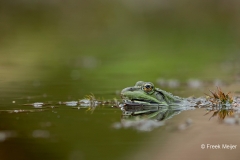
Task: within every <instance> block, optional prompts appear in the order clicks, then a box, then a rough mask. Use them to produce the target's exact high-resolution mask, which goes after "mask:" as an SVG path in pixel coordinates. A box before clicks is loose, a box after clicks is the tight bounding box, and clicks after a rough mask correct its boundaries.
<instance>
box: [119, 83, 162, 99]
mask: <svg viewBox="0 0 240 160" xmlns="http://www.w3.org/2000/svg"><path fill="white" fill-rule="evenodd" d="M154 93H155V87H154V85H153V83H151V82H143V81H138V82H137V83H136V84H135V86H133V87H127V88H124V89H123V90H122V91H121V97H122V99H123V100H132V101H135V100H136V101H143V102H148V103H160V102H159V100H157V99H156V97H155V96H154Z"/></svg>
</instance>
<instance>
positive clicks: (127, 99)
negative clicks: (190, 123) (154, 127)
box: [121, 81, 184, 120]
mask: <svg viewBox="0 0 240 160" xmlns="http://www.w3.org/2000/svg"><path fill="white" fill-rule="evenodd" d="M121 97H122V99H123V101H124V103H125V106H124V109H123V115H124V116H133V115H135V116H136V115H142V114H145V115H146V114H148V115H149V116H150V117H151V118H152V117H154V118H157V119H158V120H163V119H166V118H169V117H170V116H172V115H175V114H176V113H179V111H180V110H181V109H180V108H179V104H181V103H182V102H183V101H184V99H183V98H180V97H178V96H174V95H172V94H171V93H169V92H166V91H164V90H161V89H159V88H155V87H154V85H153V83H151V82H143V81H138V82H137V83H136V84H135V86H133V87H127V88H125V89H123V90H122V91H121Z"/></svg>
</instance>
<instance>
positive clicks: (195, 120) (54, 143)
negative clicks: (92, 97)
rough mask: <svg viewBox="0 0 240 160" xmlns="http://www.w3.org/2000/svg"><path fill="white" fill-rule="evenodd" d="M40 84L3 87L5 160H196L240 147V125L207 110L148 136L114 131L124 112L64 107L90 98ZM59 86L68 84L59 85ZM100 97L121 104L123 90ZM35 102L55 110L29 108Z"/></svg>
mask: <svg viewBox="0 0 240 160" xmlns="http://www.w3.org/2000/svg"><path fill="white" fill-rule="evenodd" d="M34 83H35V82H33V86H32V87H28V88H25V86H26V85H27V83H26V82H25V83H16V82H15V83H12V85H7V84H6V86H7V87H3V91H4V92H5V94H3V93H4V92H2V93H1V94H2V96H1V111H0V129H1V130H0V148H1V149H0V153H1V157H2V158H3V159H69V160H77V159H87V160H88V159H109V160H110V159H111V160H112V159H119V160H122V159H149V157H151V158H150V159H159V158H161V157H162V158H163V159H176V158H177V157H179V156H181V157H184V158H185V159H193V158H194V157H193V155H192V152H194V153H195V154H196V155H197V156H199V157H200V156H201V157H202V156H203V157H206V158H208V156H210V154H211V156H213V157H218V156H219V151H216V150H214V151H213V152H211V151H210V150H203V149H201V148H200V145H201V144H207V143H209V144H215V143H216V144H218V143H219V144H220V145H222V144H225V143H226V144H234V145H238V144H240V141H239V139H238V137H237V135H238V134H237V132H238V131H239V126H237V125H231V126H228V125H226V124H223V123H220V124H219V121H218V120H217V118H213V119H212V120H211V121H209V117H210V115H208V116H203V115H204V114H205V113H206V110H205V109H195V110H189V111H183V112H182V113H180V114H179V115H176V116H174V117H173V118H171V119H169V120H167V121H166V122H164V124H163V125H161V122H159V124H160V125H159V126H158V127H156V128H155V129H153V130H152V131H150V132H149V131H148V132H142V131H139V130H136V129H134V128H118V127H114V124H117V123H119V122H120V121H121V114H122V111H121V110H120V109H119V108H114V107H112V105H103V106H98V107H96V109H95V110H94V111H93V112H91V111H87V109H86V108H76V107H71V106H66V105H64V104H61V105H60V104H59V103H60V102H65V101H73V100H76V101H77V100H79V99H80V98H84V97H85V95H80V94H76V95H77V96H79V97H77V96H76V95H75V96H74V95H73V94H69V93H67V94H66V93H65V92H62V93H55V94H52V95H51V94H48V92H42V91H41V87H40V86H39V87H36V86H34ZM41 83H44V82H41ZM31 85H32V84H31ZM41 85H43V84H41ZM45 85H47V84H45ZM55 85H56V86H60V85H62V84H61V83H59V84H58V82H55ZM185 87H186V86H185ZM119 90H121V88H119ZM40 92H42V93H41V94H40ZM96 93H97V96H96V97H99V99H101V100H102V99H105V100H113V98H115V97H116V98H117V99H118V100H119V101H120V96H119V91H118V90H116V91H111V90H105V91H104V92H103V93H101V87H100V89H99V92H97V91H96ZM99 93H100V94H99ZM86 94H90V93H86ZM100 97H101V98H100ZM35 102H44V103H48V104H49V105H46V106H43V107H38V106H35V107H34V106H32V105H26V104H32V103H35ZM186 124H190V125H189V126H188V125H186ZM237 150H238V148H236V149H234V150H231V151H230V150H226V149H225V150H223V151H221V153H222V154H223V153H224V154H225V155H228V154H231V155H232V156H233V157H235V158H236V156H237V155H238V154H237ZM204 151H205V152H204ZM213 153H214V154H216V156H215V155H212V154H213ZM202 154H204V155H202ZM188 156H189V157H188ZM220 159H221V157H220Z"/></svg>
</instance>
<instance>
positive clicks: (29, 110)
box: [0, 109, 47, 113]
mask: <svg viewBox="0 0 240 160" xmlns="http://www.w3.org/2000/svg"><path fill="white" fill-rule="evenodd" d="M46 110H47V109H27V110H26V109H14V110H0V113H29V112H42V111H46Z"/></svg>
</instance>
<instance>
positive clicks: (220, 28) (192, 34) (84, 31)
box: [0, 0, 240, 159]
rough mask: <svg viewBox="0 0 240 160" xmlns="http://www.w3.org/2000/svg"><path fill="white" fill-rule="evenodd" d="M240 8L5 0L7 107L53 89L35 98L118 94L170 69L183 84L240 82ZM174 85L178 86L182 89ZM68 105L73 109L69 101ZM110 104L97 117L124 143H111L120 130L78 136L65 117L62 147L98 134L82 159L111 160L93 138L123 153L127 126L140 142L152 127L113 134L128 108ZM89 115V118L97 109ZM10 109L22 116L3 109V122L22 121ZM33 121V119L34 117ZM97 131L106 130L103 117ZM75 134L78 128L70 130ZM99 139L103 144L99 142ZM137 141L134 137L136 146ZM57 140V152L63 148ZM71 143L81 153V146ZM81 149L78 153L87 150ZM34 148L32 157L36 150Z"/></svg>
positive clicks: (220, 1)
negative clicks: (112, 127) (114, 124)
mask: <svg viewBox="0 0 240 160" xmlns="http://www.w3.org/2000/svg"><path fill="white" fill-rule="evenodd" d="M239 8H240V2H239V1H237V0H229V1H226V0H210V1H209V0H195V1H191V0H182V1H177V0H148V1H145V0H116V1H110V0H88V1H83V0H68V1H61V0H17V1H14V0H11V1H10V0H0V35H1V36H0V75H1V78H0V87H1V91H0V95H1V108H4V109H6V108H10V109H11V108H16V106H12V105H10V104H8V103H9V102H11V101H12V100H15V99H16V98H23V99H24V98H25V99H27V100H28V101H27V100H25V101H24V100H23V101H21V102H19V104H21V103H25V102H29V98H26V97H27V96H32V97H34V96H36V95H45V96H43V97H44V98H43V97H40V98H39V97H38V98H35V99H34V100H32V101H30V102H36V101H47V100H50V101H59V100H60V101H65V100H76V99H78V98H82V97H84V95H86V94H90V93H93V94H95V95H96V96H97V97H104V98H113V97H117V98H119V95H118V94H117V95H116V93H119V90H121V89H122V88H124V87H127V86H131V85H133V84H134V83H135V82H136V81H138V80H144V81H152V82H154V83H156V81H157V80H158V79H162V78H163V79H177V80H178V81H180V82H181V83H185V82H186V81H187V80H188V79H200V80H203V81H213V80H215V79H220V80H223V81H224V82H227V83H233V82H239V79H240V78H239V75H240V72H239V70H240V67H239V64H238V63H239V60H240V56H239V55H240V53H239V42H240V38H239V36H240V30H239V28H240V10H239ZM160 87H161V86H160ZM185 89H186V88H185ZM185 89H182V90H185ZM170 91H172V92H175V91H174V89H172V90H171V89H170ZM194 92H196V94H197V92H199V91H197V90H195V91H194ZM200 94H203V93H202V92H201V93H200ZM181 96H188V95H184V94H183V95H181ZM18 108H19V107H18ZM59 112H60V113H61V114H63V115H64V114H65V115H66V116H67V115H68V110H67V111H65V110H64V109H63V110H62V111H61V110H59ZM69 112H70V111H69ZM99 112H101V111H99ZM105 112H107V113H109V114H108V115H109V117H108V118H106V116H105V117H104V116H102V114H99V115H100V116H96V117H97V118H98V120H99V119H100V118H102V119H105V120H106V121H105V122H106V123H103V125H104V127H103V128H105V130H106V134H105V133H104V132H103V133H102V134H101V135H105V136H106V135H107V136H108V137H109V136H110V135H111V134H114V135H115V136H119V137H118V138H119V140H123V142H122V143H123V144H125V145H123V146H121V145H120V146H119V145H118V148H116V150H114V149H113V148H112V145H113V144H115V142H117V140H116V139H118V138H116V139H113V140H112V141H111V143H110V142H109V143H107V142H102V141H104V140H102V139H100V138H98V139H97V138H93V139H91V138H88V139H86V138H82V139H79V140H78V141H76V142H75V140H76V139H77V137H78V136H79V135H77V134H76V133H74V128H75V127H74V125H72V126H69V124H68V123H66V124H64V122H69V121H70V120H69V119H61V120H60V121H59V120H58V121H57V120H56V123H57V124H61V125H62V126H61V125H60V127H59V126H58V127H57V128H55V129H53V132H55V133H61V132H62V131H63V130H64V129H66V128H67V129H66V130H71V132H70V133H69V132H66V131H64V132H62V133H61V134H59V136H57V137H58V138H59V137H62V138H63V140H62V141H61V138H59V139H60V142H59V143H61V144H63V145H66V143H64V142H67V144H68V145H66V146H65V148H62V151H63V152H61V153H62V154H63V155H67V154H65V152H68V151H67V150H66V148H67V147H68V146H71V147H73V146H81V145H80V144H82V141H84V143H87V142H88V140H90V141H91V142H92V143H90V145H89V146H88V147H89V148H85V149H83V151H81V152H84V154H85V158H83V159H94V158H96V157H98V156H103V157H104V158H105V159H112V158H113V157H114V156H115V155H112V156H110V157H108V151H107V150H104V149H103V148H102V150H104V151H98V149H99V147H97V145H95V143H94V142H99V143H101V144H104V143H107V148H111V149H113V151H112V153H115V154H116V155H121V153H120V152H123V150H124V149H123V148H125V147H126V148H132V146H131V145H130V146H129V144H128V142H129V138H126V137H121V136H120V135H121V134H123V135H129V134H132V135H134V136H135V139H134V142H137V141H138V140H139V139H137V137H138V136H140V137H141V136H142V137H144V136H146V135H145V134H144V135H139V134H138V133H137V132H133V131H130V132H128V131H122V132H120V131H119V133H116V132H115V131H114V133H112V132H113V131H112V130H111V131H109V128H108V127H109V125H110V122H111V123H112V122H114V121H117V120H119V116H120V114H121V112H120V111H117V113H116V114H117V116H116V114H113V113H115V112H116V111H109V110H107V111H104V113H105ZM112 112H113V113H112ZM44 114H45V112H41V114H36V115H34V116H33V117H35V116H36V117H38V116H40V117H41V116H43V118H42V119H48V118H46V117H45V118H44ZM48 114H49V113H48ZM48 114H45V116H46V115H48ZM69 114H70V113H69ZM75 114H76V113H73V112H71V115H72V116H73V118H77V116H79V115H75ZM81 114H83V113H81ZM95 115H98V114H97V113H96V114H95ZM21 116H22V118H23V119H24V117H25V118H26V116H24V115H21ZM82 116H83V117H85V119H86V118H87V117H88V116H89V115H84V114H83V115H82ZM11 117H12V118H13V119H15V118H16V117H15V115H14V116H12V115H11V116H9V115H4V116H2V122H3V121H4V122H8V123H9V124H11V125H9V126H7V125H6V124H2V125H1V127H2V128H3V129H16V130H18V129H19V128H18V127H19V124H18V123H15V121H14V120H13V119H11ZM33 117H31V118H33ZM36 117H35V118H34V120H33V119H31V120H32V123H29V124H26V123H24V122H22V125H23V124H24V125H26V128H24V127H23V128H21V127H20V130H22V131H23V132H24V133H25V132H26V133H27V132H28V130H32V128H31V127H33V126H35V123H38V122H39V121H41V120H39V119H37V118H36ZM67 117H68V116H67ZM88 118H89V117H88ZM88 118H87V119H88ZM40 119H41V118H40ZM53 119H54V118H52V117H51V116H50V119H48V120H47V121H50V122H51V123H54V122H53V121H55V120H53ZM82 119H83V120H84V118H82ZM90 119H91V118H90ZM88 120H89V119H88ZM108 120H110V121H109V122H107V121H108ZM92 121H94V122H93V123H92ZM92 121H91V120H89V121H88V123H86V124H87V125H86V124H82V125H83V126H85V127H86V126H88V127H89V132H91V131H93V132H94V131H95V129H96V126H95V125H99V124H98V122H97V119H93V120H92ZM26 122H29V119H27V118H26ZM74 124H76V125H77V124H78V122H75V123H74ZM91 125H92V127H91ZM30 126H31V127H30ZM94 126H95V127H94ZM4 127H5V128H4ZM97 130H98V131H99V132H100V131H102V130H104V129H102V128H101V127H100V126H98V127H97ZM29 132H30V131H29ZM123 132H124V133H123ZM72 134H73V135H74V136H73V137H72V138H71V139H68V137H70V136H71V135H72ZM79 134H80V135H81V134H82V135H86V134H87V135H88V137H91V136H93V135H92V134H93V133H92V132H91V134H90V133H85V132H80V131H79ZM64 138H65V139H64ZM124 142H126V143H124ZM9 143H10V142H9ZM9 143H8V144H7V145H8V146H9ZM21 143H23V142H22V141H20V142H19V140H16V141H15V142H12V143H10V144H14V145H16V146H17V147H19V146H21ZM41 143H43V142H41ZM48 143H50V142H48ZM48 143H46V144H48ZM59 143H57V145H59ZM36 144H38V145H39V142H36ZM43 144H44V143H43ZM91 144H92V146H95V147H93V148H91ZM137 145H138V143H133V146H137ZM10 146H11V145H10ZM25 147H26V148H25V149H23V150H24V153H28V152H26V150H28V149H27V148H28V147H29V145H25ZM54 147H56V146H54ZM71 147H70V149H71ZM115 147H116V146H115ZM10 148H11V147H10ZM43 148H44V150H46V152H47V151H49V150H50V149H49V150H48V149H47V147H46V146H44V147H43ZM73 148H74V147H73ZM76 148H78V147H76ZM80 148H81V147H80ZM83 148H84V147H83ZM55 149H56V148H55ZM55 149H53V150H52V151H54V152H51V154H53V155H55V152H56V154H57V152H58V151H57V150H55ZM70 149H69V150H70ZM64 151H65V152H64ZM72 152H74V153H73V154H75V151H74V150H73V151H72ZM72 152H71V153H72ZM85 152H86V153H85ZM91 152H95V154H96V155H95V156H94V155H92V154H91ZM126 152H128V151H124V152H123V153H126ZM19 153H20V152H19ZM30 153H32V152H31V151H30ZM68 153H69V152H68ZM39 154H40V153H39ZM58 154H59V153H58ZM76 154H77V156H79V153H78V152H76ZM33 155H34V154H30V155H29V156H30V157H34V158H36V157H35V155H34V156H33ZM81 155H82V154H80V157H81ZM5 156H6V155H5ZM107 157H108V158H107ZM10 158H12V157H11V156H10ZM24 158H26V155H23V159H24ZM38 158H39V157H38ZM48 158H49V157H48ZM49 159H50V158H49ZM63 159H65V158H63ZM69 159H71V158H69ZM73 159H78V158H73ZM119 159H121V157H120V158H119Z"/></svg>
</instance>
